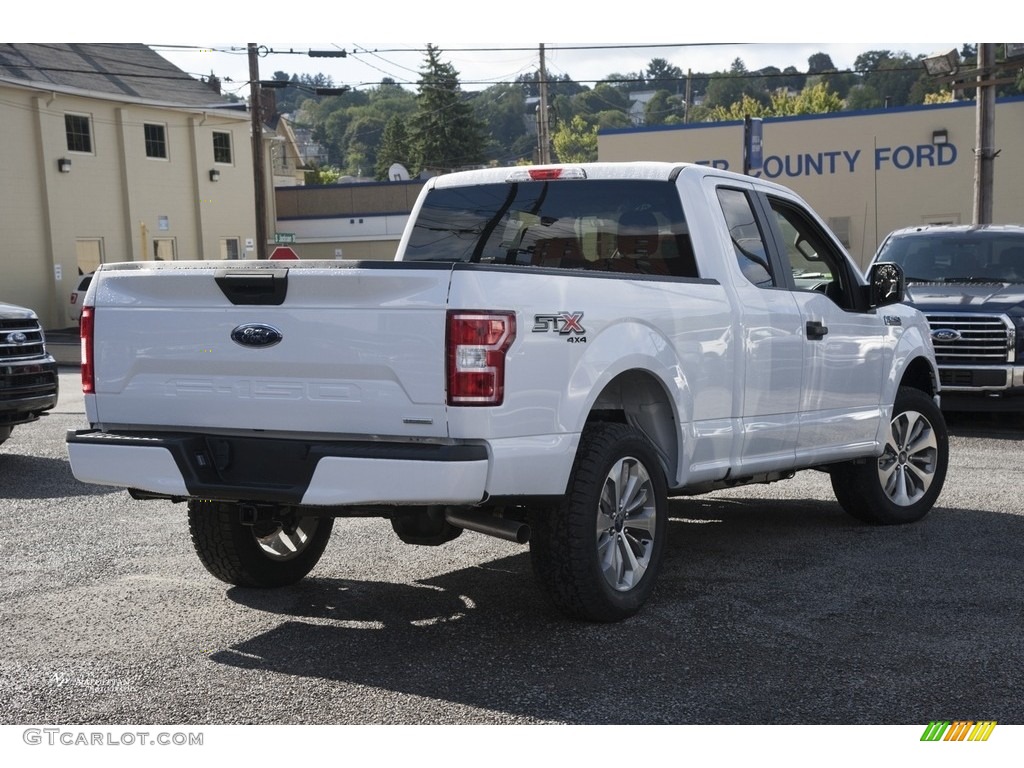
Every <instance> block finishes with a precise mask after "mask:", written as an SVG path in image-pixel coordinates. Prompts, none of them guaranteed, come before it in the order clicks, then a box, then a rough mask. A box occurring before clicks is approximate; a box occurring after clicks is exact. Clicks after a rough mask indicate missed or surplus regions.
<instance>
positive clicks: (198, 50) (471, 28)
mask: <svg viewBox="0 0 1024 768" xmlns="http://www.w3.org/2000/svg"><path fill="white" fill-rule="evenodd" d="M62 6H63V7H64V9H65V10H64V11H62V10H61V8H62ZM47 7H48V15H51V16H52V17H53V18H73V19H74V20H75V21H74V23H73V24H68V25H62V26H61V29H60V31H61V33H62V34H63V35H70V36H72V37H71V38H70V39H68V38H67V37H62V38H61V39H60V40H58V42H134V43H140V42H141V43H145V44H147V45H151V46H153V47H154V49H156V50H157V51H158V52H159V53H160V54H161V55H162V56H164V57H165V58H167V59H169V60H170V61H171V62H172V63H174V64H175V65H176V66H178V67H179V68H181V69H183V70H184V71H186V72H189V73H191V74H193V75H195V76H197V77H202V76H208V75H209V74H210V73H211V72H213V73H214V74H216V75H218V76H219V77H221V78H222V80H226V79H228V78H229V79H230V81H231V82H226V81H225V82H224V89H225V90H226V91H228V92H234V93H235V94H237V95H239V96H242V97H245V96H246V95H247V86H246V83H247V82H248V79H249V70H248V57H247V55H246V45H247V43H248V42H252V41H256V44H257V45H259V46H262V47H263V49H265V52H266V55H265V56H262V57H261V58H260V61H259V75H260V79H264V80H269V79H271V78H272V77H273V74H274V72H276V71H283V72H287V73H289V74H318V73H322V74H325V75H328V76H329V77H331V78H332V80H333V81H334V84H335V85H350V86H353V87H357V88H358V87H364V88H365V87H372V85H373V84H375V83H379V82H380V80H381V79H382V78H384V77H389V78H391V79H393V80H395V81H396V82H399V83H410V84H412V85H410V86H409V87H410V88H413V89H415V85H414V84H415V82H416V80H418V78H419V73H420V70H421V69H422V67H423V64H424V59H425V49H426V45H427V43H431V44H433V45H436V46H437V47H438V48H440V50H441V52H442V55H441V59H442V61H444V62H447V63H450V64H451V65H452V66H453V67H454V68H455V70H456V71H457V72H458V73H459V80H460V83H462V86H463V88H464V89H465V90H477V89H481V88H485V87H487V86H488V85H490V84H492V83H495V82H507V81H511V80H514V79H515V78H516V76H518V75H521V74H527V73H530V74H532V73H534V72H536V71H537V69H538V67H539V58H540V56H539V48H540V45H541V43H543V44H544V46H545V54H546V55H545V64H546V68H547V70H548V73H549V74H551V75H553V76H562V75H569V76H570V77H571V78H572V79H574V80H576V81H577V82H581V83H584V84H588V85H590V84H592V82H593V81H598V80H602V79H605V78H606V76H607V75H609V74H612V73H622V74H625V73H629V72H639V71H642V70H644V69H646V68H647V65H648V63H649V62H650V61H651V59H653V58H662V59H665V60H666V61H668V62H669V64H673V65H675V66H678V67H679V68H680V69H682V70H683V71H684V72H685V71H686V70H688V69H689V70H692V71H694V72H715V71H725V70H728V69H729V67H730V65H731V64H732V62H733V60H735V59H736V58H740V59H742V60H743V62H744V64H745V65H746V67H747V69H749V70H752V71H753V70H757V69H760V68H762V67H765V66H769V65H771V66H776V67H778V68H779V69H785V68H786V67H788V66H793V67H796V68H797V69H798V70H799V71H806V69H807V59H808V58H809V57H810V56H811V55H812V54H814V53H818V52H823V53H827V54H829V56H830V57H831V58H832V62H833V63H834V64H835V65H836V66H837V67H838V68H839V69H848V68H850V67H852V66H853V62H854V59H855V58H856V57H857V55H858V54H860V53H863V52H865V51H869V50H891V51H894V52H899V51H906V52H907V53H909V54H911V55H917V54H919V53H923V54H929V53H936V52H940V51H947V50H949V49H950V48H959V47H960V46H962V45H963V43H964V42H966V41H977V40H985V39H986V33H989V36H990V37H994V35H992V34H991V33H992V32H993V31H995V30H996V29H997V26H996V24H995V23H993V22H991V21H990V22H988V23H987V28H986V24H985V22H982V21H980V20H976V19H974V18H971V15H970V14H965V13H963V5H962V3H959V2H958V3H954V2H952V0H932V2H930V3H929V4H928V5H927V8H924V7H922V6H920V5H919V4H910V3H905V4H896V3H892V2H891V0H859V2H857V3H854V4H848V5H846V6H840V5H830V6H828V8H827V10H822V6H812V5H808V4H806V3H803V2H801V3H794V2H789V3H787V2H785V1H784V0H783V2H780V1H779V0H774V2H772V3H767V2H764V0H760V2H756V1H755V0H730V2H728V3H722V2H719V3H682V2H679V0H645V1H644V2H642V3H634V4H628V5H627V4H622V3H617V4H616V3H610V2H607V0H606V1H605V2H603V3H596V2H591V3H585V2H580V1H579V0H578V1H577V2H573V3H557V2H553V1H552V0H516V2H515V3H507V4H494V3H481V2H480V1H479V0H473V1H472V2H470V1H469V0H440V1H439V2H438V1H437V0H435V2H433V3H429V4H428V3H419V4H414V3H410V2H409V0H397V2H396V1H395V0H392V2H390V3H360V4H358V5H354V4H346V3H343V2H338V0H331V1H330V2H328V0H303V2H301V3H294V4H286V3H278V4H274V5H269V4H264V5H259V6H257V5H248V6H246V5H238V4H228V3H211V2H209V0H202V1H200V0H176V2H174V3H172V4H165V5H164V6H161V7H160V8H159V9H153V10H152V11H137V12H134V13H120V14H117V15H116V23H113V21H112V19H113V18H115V17H113V16H111V15H105V14H102V13H95V14H81V13H80V12H79V11H80V8H79V6H78V5H76V4H72V3H71V2H69V0H51V3H50V4H48V6H47ZM51 9H52V10H51ZM65 12H66V14H67V15H65ZM974 16H976V17H980V16H982V14H974ZM19 25H20V26H19ZM41 29H43V27H42V26H41V25H39V23H38V20H35V19H33V18H32V15H31V14H27V15H25V16H24V17H23V18H22V20H20V21H19V20H18V19H5V21H4V33H5V37H6V38H7V40H8V42H18V41H23V42H46V41H47V40H46V39H45V38H44V39H40V34H41V33H40V30H41ZM52 29H53V27H52V26H50V27H46V34H47V35H52V34H53V32H52ZM953 32H955V33H956V35H958V36H960V37H961V38H962V39H961V40H960V41H959V42H952V43H940V42H935V41H938V40H949V39H950V37H951V36H952V35H951V33H953ZM737 40H738V41H743V42H742V43H736V42H728V41H737ZM814 40H826V41H831V42H813V41H814ZM872 40H888V41H890V42H881V43H878V42H868V41H872ZM49 41H51V42H52V38H50V40H49ZM396 41H401V42H396ZM607 46H616V47H607ZM341 49H344V50H345V51H346V52H348V54H349V55H348V56H347V57H346V58H336V59H332V58H310V57H309V56H308V55H307V52H308V51H309V50H341ZM271 50H273V51H284V52H287V51H289V50H292V51H294V53H270V51H271ZM588 81H591V82H588Z"/></svg>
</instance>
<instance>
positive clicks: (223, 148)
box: [213, 131, 231, 163]
mask: <svg viewBox="0 0 1024 768" xmlns="http://www.w3.org/2000/svg"><path fill="white" fill-rule="evenodd" d="M213 162H215V163H230V162H231V134H230V133H224V132H223V131H214V132H213Z"/></svg>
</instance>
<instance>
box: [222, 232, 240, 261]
mask: <svg viewBox="0 0 1024 768" xmlns="http://www.w3.org/2000/svg"><path fill="white" fill-rule="evenodd" d="M238 245H239V243H238V238H237V237H222V238H221V239H220V257H221V258H222V259H237V258H238V257H239V256H240V254H241V251H240V250H239V248H238Z"/></svg>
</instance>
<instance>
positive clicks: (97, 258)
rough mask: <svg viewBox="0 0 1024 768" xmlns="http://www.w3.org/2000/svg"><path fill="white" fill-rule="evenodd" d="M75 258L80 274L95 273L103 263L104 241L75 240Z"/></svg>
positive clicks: (93, 239) (90, 239) (94, 239)
mask: <svg viewBox="0 0 1024 768" xmlns="http://www.w3.org/2000/svg"><path fill="white" fill-rule="evenodd" d="M75 257H76V259H77V261H78V274H80V275H88V274H90V273H92V272H95V271H96V269H97V268H98V267H99V265H100V264H102V263H103V241H102V240H100V239H98V238H82V239H80V240H75Z"/></svg>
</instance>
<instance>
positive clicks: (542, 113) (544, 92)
mask: <svg viewBox="0 0 1024 768" xmlns="http://www.w3.org/2000/svg"><path fill="white" fill-rule="evenodd" d="M537 77H538V78H539V79H540V83H539V86H540V106H538V107H537V147H538V153H537V155H538V160H539V161H540V163H541V165H547V164H548V163H550V162H551V136H550V135H549V134H550V131H549V129H550V126H549V125H548V73H547V70H546V69H545V68H544V43H541V44H540V71H539V72H538V73H537Z"/></svg>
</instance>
